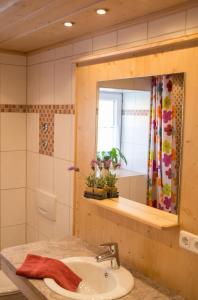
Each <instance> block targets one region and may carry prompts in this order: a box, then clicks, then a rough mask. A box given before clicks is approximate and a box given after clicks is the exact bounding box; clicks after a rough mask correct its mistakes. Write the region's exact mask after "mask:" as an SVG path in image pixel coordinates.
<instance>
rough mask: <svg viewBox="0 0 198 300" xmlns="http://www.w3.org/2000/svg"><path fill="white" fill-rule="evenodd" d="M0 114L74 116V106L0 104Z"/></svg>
mask: <svg viewBox="0 0 198 300" xmlns="http://www.w3.org/2000/svg"><path fill="white" fill-rule="evenodd" d="M0 112H22V113H25V112H27V113H49V112H50V113H53V114H75V105H74V104H60V105H48V104H46V105H45V104H43V105H37V104H35V105H32V104H30V105H29V104H28V105H26V104H0Z"/></svg>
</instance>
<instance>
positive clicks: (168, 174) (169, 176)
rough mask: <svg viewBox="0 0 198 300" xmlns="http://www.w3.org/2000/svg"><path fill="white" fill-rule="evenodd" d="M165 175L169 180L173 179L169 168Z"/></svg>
mask: <svg viewBox="0 0 198 300" xmlns="http://www.w3.org/2000/svg"><path fill="white" fill-rule="evenodd" d="M166 175H167V176H168V178H169V179H171V178H172V177H173V174H172V170H171V168H169V169H168V170H167V171H166Z"/></svg>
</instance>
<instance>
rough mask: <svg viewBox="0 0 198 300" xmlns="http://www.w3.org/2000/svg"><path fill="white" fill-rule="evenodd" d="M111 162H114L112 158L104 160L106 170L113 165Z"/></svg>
mask: <svg viewBox="0 0 198 300" xmlns="http://www.w3.org/2000/svg"><path fill="white" fill-rule="evenodd" d="M111 162H112V160H111V159H108V160H104V168H105V169H106V170H109V168H110V167H111Z"/></svg>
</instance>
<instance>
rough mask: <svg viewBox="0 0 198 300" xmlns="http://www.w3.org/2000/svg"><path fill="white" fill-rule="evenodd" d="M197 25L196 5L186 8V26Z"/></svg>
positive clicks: (197, 13)
mask: <svg viewBox="0 0 198 300" xmlns="http://www.w3.org/2000/svg"><path fill="white" fill-rule="evenodd" d="M193 27H198V7H193V8H191V9H189V10H187V18H186V28H187V29H190V28H193Z"/></svg>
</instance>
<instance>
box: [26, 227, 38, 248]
mask: <svg viewBox="0 0 198 300" xmlns="http://www.w3.org/2000/svg"><path fill="white" fill-rule="evenodd" d="M26 231H27V241H26V242H27V243H33V242H37V241H38V231H37V230H36V229H35V228H34V227H32V226H30V225H28V224H27V226H26Z"/></svg>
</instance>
